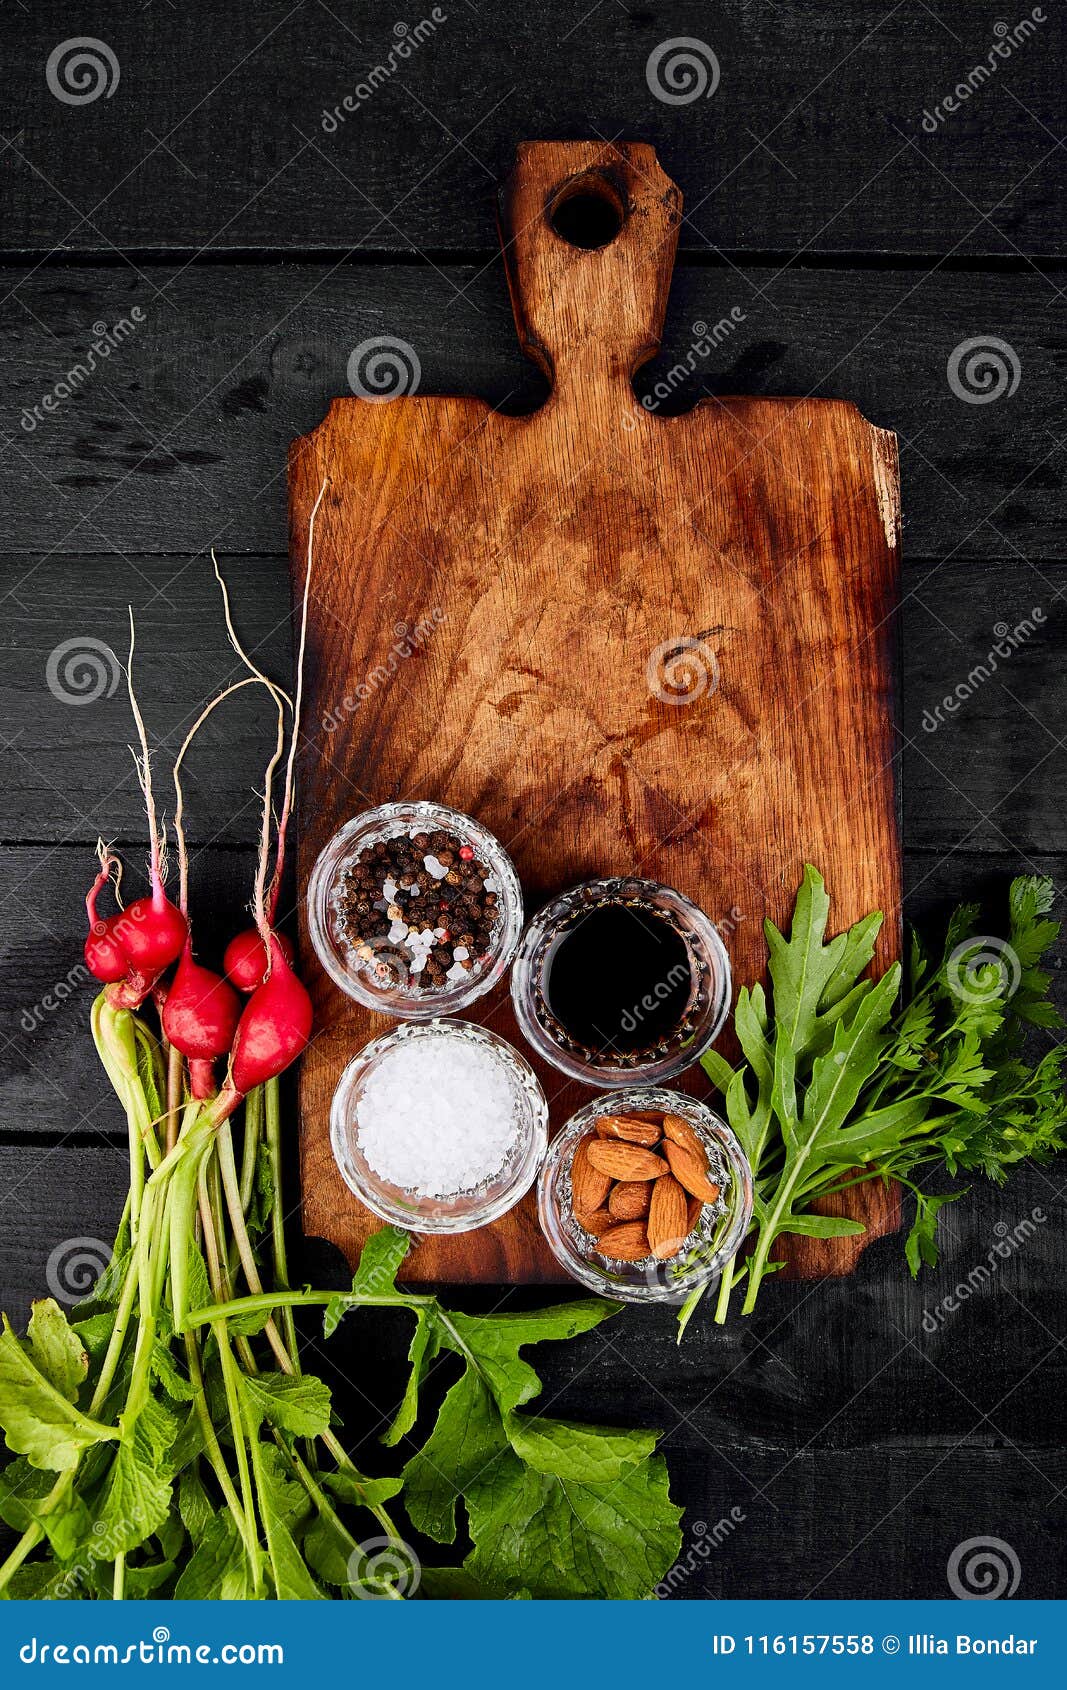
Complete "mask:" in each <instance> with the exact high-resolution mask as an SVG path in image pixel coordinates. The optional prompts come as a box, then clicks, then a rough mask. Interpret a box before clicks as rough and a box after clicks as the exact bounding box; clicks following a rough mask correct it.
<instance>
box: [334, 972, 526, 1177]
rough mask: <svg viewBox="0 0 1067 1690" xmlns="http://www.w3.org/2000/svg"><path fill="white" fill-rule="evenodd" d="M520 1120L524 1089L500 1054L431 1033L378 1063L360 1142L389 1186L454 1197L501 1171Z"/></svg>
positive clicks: (363, 1105)
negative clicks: (522, 1090)
mask: <svg viewBox="0 0 1067 1690" xmlns="http://www.w3.org/2000/svg"><path fill="white" fill-rule="evenodd" d="M462 972H463V970H462V969H461V970H460V973H462ZM523 1114H524V1101H523V1096H522V1093H521V1091H520V1089H519V1086H518V1084H517V1082H516V1080H515V1078H514V1076H513V1074H512V1073H511V1070H510V1069H509V1067H508V1066H507V1063H506V1062H505V1060H504V1059H503V1058H502V1057H501V1056H499V1055H498V1054H497V1053H496V1051H495V1050H493V1049H491V1048H489V1047H487V1046H484V1045H477V1044H470V1043H467V1042H466V1041H461V1040H460V1039H459V1038H457V1037H456V1036H455V1035H453V1034H448V1033H438V1034H426V1035H425V1036H423V1037H420V1038H417V1039H411V1040H407V1041H404V1040H401V1041H400V1042H399V1043H397V1044H396V1045H394V1046H393V1047H392V1048H391V1049H390V1050H389V1051H387V1052H386V1054H385V1055H384V1056H383V1057H381V1058H380V1059H379V1061H378V1064H377V1066H376V1067H375V1068H374V1069H373V1070H372V1072H371V1074H370V1076H369V1078H368V1079H367V1082H366V1085H365V1087H364V1090H363V1095H362V1097H361V1098H360V1102H359V1108H358V1111H357V1118H356V1124H355V1132H356V1143H357V1144H358V1146H359V1149H360V1150H361V1151H362V1153H363V1155H364V1156H365V1157H366V1159H367V1162H368V1164H369V1165H370V1167H371V1168H373V1170H374V1172H375V1173H376V1174H377V1175H378V1176H379V1178H381V1179H383V1180H387V1181H388V1182H389V1183H390V1184H391V1185H397V1186H400V1187H401V1189H402V1190H404V1191H411V1192H414V1193H416V1194H417V1195H418V1196H420V1197H449V1196H453V1195H454V1194H455V1193H457V1192H461V1191H472V1190H474V1189H476V1188H477V1187H478V1186H480V1185H483V1184H485V1183H486V1182H487V1181H489V1180H491V1179H492V1178H494V1176H495V1175H497V1174H499V1173H500V1172H501V1170H502V1169H503V1167H504V1165H505V1163H506V1162H507V1160H508V1157H509V1155H510V1154H511V1152H512V1151H513V1150H514V1149H515V1147H516V1144H517V1141H518V1137H519V1130H520V1126H521V1123H522V1119H523Z"/></svg>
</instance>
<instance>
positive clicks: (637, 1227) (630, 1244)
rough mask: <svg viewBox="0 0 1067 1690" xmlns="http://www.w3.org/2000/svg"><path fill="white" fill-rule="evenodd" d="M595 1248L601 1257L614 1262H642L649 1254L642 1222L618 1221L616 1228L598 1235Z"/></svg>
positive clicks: (610, 1227) (612, 1227)
mask: <svg viewBox="0 0 1067 1690" xmlns="http://www.w3.org/2000/svg"><path fill="white" fill-rule="evenodd" d="M596 1247H597V1251H598V1253H599V1254H600V1255H601V1256H610V1258H611V1260H612V1261H614V1262H640V1261H643V1260H644V1258H645V1257H646V1256H647V1255H648V1254H649V1248H648V1233H647V1232H646V1231H645V1223H644V1221H620V1222H619V1224H618V1226H609V1228H608V1230H607V1232H602V1233H601V1234H600V1237H599V1238H598V1239H597V1241H596Z"/></svg>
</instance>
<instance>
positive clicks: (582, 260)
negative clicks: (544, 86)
mask: <svg viewBox="0 0 1067 1690" xmlns="http://www.w3.org/2000/svg"><path fill="white" fill-rule="evenodd" d="M681 214H682V196H681V193H680V192H679V190H678V188H677V187H676V186H675V184H674V183H673V182H672V181H671V180H670V178H669V177H667V176H665V175H664V173H663V171H662V170H661V169H660V166H659V160H658V159H657V158H656V154H655V151H654V149H653V148H652V147H650V146H646V145H644V144H643V143H641V142H627V143H620V144H618V145H615V144H611V143H604V142H592V141H524V142H522V143H521V144H520V145H519V147H518V153H517V162H516V165H515V168H514V170H513V171H512V173H511V175H510V176H509V177H508V179H507V181H506V182H505V184H504V186H503V188H502V190H501V194H500V239H501V244H502V246H503V249H504V259H505V263H506V267H507V274H508V286H509V288H510V290H511V305H512V310H513V311H514V313H515V326H516V328H517V330H518V334H519V340H520V342H521V344H522V348H523V351H524V352H525V353H526V354H527V356H528V357H530V358H532V359H533V360H534V361H535V362H536V363H537V364H539V365H540V366H541V368H542V369H543V370H544V372H545V374H546V375H547V377H548V379H549V381H550V382H551V383H552V386H553V390H554V393H555V395H556V397H557V398H560V399H563V398H567V399H569V398H570V395H571V391H572V390H573V389H578V390H581V392H582V393H583V395H584V394H585V393H587V392H588V389H589V388H590V387H593V386H599V387H604V386H605V385H607V386H611V387H614V388H616V389H618V388H620V387H622V386H624V387H625V388H626V390H627V392H628V394H629V397H628V399H627V400H626V401H625V402H626V403H628V404H631V405H633V404H636V400H635V399H634V398H633V395H632V390H630V380H631V377H632V376H633V373H634V371H635V370H636V369H638V368H639V366H640V365H641V364H644V363H646V362H647V360H648V359H649V358H651V357H653V356H654V354H655V353H656V352H657V351H658V350H659V343H660V337H661V335H662V332H663V317H664V312H665V310H666V307H667V293H668V290H669V288H670V282H671V272H672V271H673V269H674V252H675V247H676V246H677V244H678V225H679V222H680V221H681ZM582 403H585V404H588V400H587V399H585V398H584V397H583V399H582Z"/></svg>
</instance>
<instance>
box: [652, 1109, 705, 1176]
mask: <svg viewBox="0 0 1067 1690" xmlns="http://www.w3.org/2000/svg"><path fill="white" fill-rule="evenodd" d="M663 1135H664V1137H665V1138H669V1139H670V1141H671V1143H672V1144H680V1145H681V1147H682V1149H683V1150H688V1151H690V1152H691V1153H692V1155H694V1156H696V1157H698V1158H699V1160H700V1161H701V1162H702V1163H703V1164H704V1167H705V1168H706V1167H707V1165H708V1153H707V1151H706V1150H705V1149H704V1145H703V1143H702V1142H701V1139H700V1136H699V1134H698V1133H697V1132H696V1131H695V1129H694V1128H693V1127H691V1126H690V1125H689V1122H688V1121H687V1120H686V1119H685V1117H684V1116H683V1115H664V1117H663Z"/></svg>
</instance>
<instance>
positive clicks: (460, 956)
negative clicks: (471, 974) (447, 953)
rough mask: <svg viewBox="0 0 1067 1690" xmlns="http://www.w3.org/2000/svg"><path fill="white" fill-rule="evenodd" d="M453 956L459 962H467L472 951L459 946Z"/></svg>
mask: <svg viewBox="0 0 1067 1690" xmlns="http://www.w3.org/2000/svg"><path fill="white" fill-rule="evenodd" d="M452 955H453V956H454V957H455V959H456V961H457V962H466V960H467V958H468V957H469V956H470V951H469V950H468V949H467V947H466V945H457V946H456V948H455V950H454V951H453V952H452Z"/></svg>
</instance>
